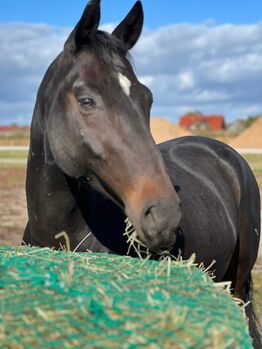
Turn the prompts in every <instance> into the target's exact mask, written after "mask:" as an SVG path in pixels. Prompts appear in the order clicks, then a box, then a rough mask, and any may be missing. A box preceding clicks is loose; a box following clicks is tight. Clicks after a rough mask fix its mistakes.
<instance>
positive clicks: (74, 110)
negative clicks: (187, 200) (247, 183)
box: [45, 0, 181, 250]
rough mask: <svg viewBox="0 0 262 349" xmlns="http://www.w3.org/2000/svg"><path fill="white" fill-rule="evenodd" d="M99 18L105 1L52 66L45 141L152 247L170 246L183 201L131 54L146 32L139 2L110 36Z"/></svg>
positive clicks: (92, 6)
mask: <svg viewBox="0 0 262 349" xmlns="http://www.w3.org/2000/svg"><path fill="white" fill-rule="evenodd" d="M99 19H100V1H98V0H93V1H92V0H90V1H89V3H88V4H87V7H86V9H85V11H84V13H83V15H82V17H81V19H80V21H79V22H78V24H77V26H76V27H75V29H74V30H73V32H72V33H71V34H70V36H69V38H68V40H67V41H66V43H65V48H64V51H63V53H62V54H60V56H59V57H58V58H57V60H56V63H55V65H53V66H51V68H50V69H49V72H51V76H52V79H50V81H49V83H48V84H47V85H46V91H45V98H46V104H47V105H49V107H48V109H49V111H48V118H47V121H46V125H47V126H46V129H47V139H48V143H49V145H48V146H50V149H51V154H52V156H53V158H54V160H55V162H56V164H57V165H58V166H59V167H60V168H61V169H62V170H63V172H64V173H65V174H67V175H68V176H71V177H76V178H79V177H85V178H88V179H90V182H89V183H90V185H91V186H93V187H94V188H95V189H96V190H98V191H100V192H102V193H104V194H105V195H106V196H107V197H109V198H110V199H111V200H113V201H114V202H116V203H117V204H118V205H120V206H121V207H122V208H123V209H124V210H125V212H126V214H127V215H128V216H129V218H130V220H131V222H132V223H133V225H134V227H135V229H136V231H137V234H138V236H139V238H140V239H141V240H142V241H143V242H144V243H145V244H146V245H147V246H148V247H149V248H151V249H152V250H163V249H168V248H171V247H172V246H173V244H174V242H175V231H176V229H177V227H178V224H179V221H180V216H181V213H180V201H179V198H178V195H177V194H176V192H175V190H174V188H173V186H172V184H171V181H170V179H169V177H168V175H167V172H166V169H165V164H164V162H163V160H162V157H161V155H160V152H159V151H158V149H157V147H156V144H155V142H154V141H153V138H152V136H151V134H150V130H149V116H150V108H151V104H152V93H151V91H150V90H149V89H148V88H147V87H146V86H144V85H143V84H141V83H140V82H139V81H138V79H137V77H136V75H135V73H134V71H133V69H132V66H131V64H130V62H129V60H128V58H127V56H128V50H129V49H131V48H132V47H133V46H134V45H135V43H136V42H137V40H138V38H139V36H140V33H141V30H142V26H143V10H142V5H141V3H140V2H139V1H138V2H136V4H135V5H134V7H133V8H132V9H131V11H130V12H129V14H128V15H127V16H126V18H125V19H124V20H123V21H122V22H121V23H120V24H119V25H118V26H117V27H116V29H115V30H114V31H113V33H112V34H108V33H106V32H103V31H99V30H98V29H97V28H98V25H99ZM101 219H102V218H101ZM105 233H106V232H105Z"/></svg>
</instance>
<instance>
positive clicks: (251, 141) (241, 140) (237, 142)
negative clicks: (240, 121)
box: [230, 117, 262, 148]
mask: <svg viewBox="0 0 262 349" xmlns="http://www.w3.org/2000/svg"><path fill="white" fill-rule="evenodd" d="M230 145H231V147H233V148H262V117H259V118H258V119H257V120H256V121H255V122H254V123H253V124H252V125H251V126H250V127H249V128H247V129H246V130H245V131H244V132H242V133H241V134H240V135H239V136H238V137H236V138H235V139H233V140H232V141H231V142H230Z"/></svg>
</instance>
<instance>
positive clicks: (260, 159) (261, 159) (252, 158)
mask: <svg viewBox="0 0 262 349" xmlns="http://www.w3.org/2000/svg"><path fill="white" fill-rule="evenodd" d="M243 157H244V158H245V159H246V160H247V162H248V163H249V166H250V167H251V168H252V170H253V171H254V173H255V174H262V154H244V155H243Z"/></svg>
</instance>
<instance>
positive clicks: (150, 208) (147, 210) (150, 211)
mask: <svg viewBox="0 0 262 349" xmlns="http://www.w3.org/2000/svg"><path fill="white" fill-rule="evenodd" d="M154 207H155V205H150V206H149V207H148V208H146V209H145V216H149V215H151V214H152V210H153V208H154Z"/></svg>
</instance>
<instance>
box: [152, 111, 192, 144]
mask: <svg viewBox="0 0 262 349" xmlns="http://www.w3.org/2000/svg"><path fill="white" fill-rule="evenodd" d="M150 128H151V132H152V134H153V137H154V140H155V142H156V143H161V142H164V141H167V140H168V139H172V138H177V137H182V136H190V135H191V133H190V132H189V131H188V130H186V129H184V128H183V127H180V126H178V125H176V124H175V123H173V122H171V121H169V120H165V119H161V118H157V117H151V122H150Z"/></svg>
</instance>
